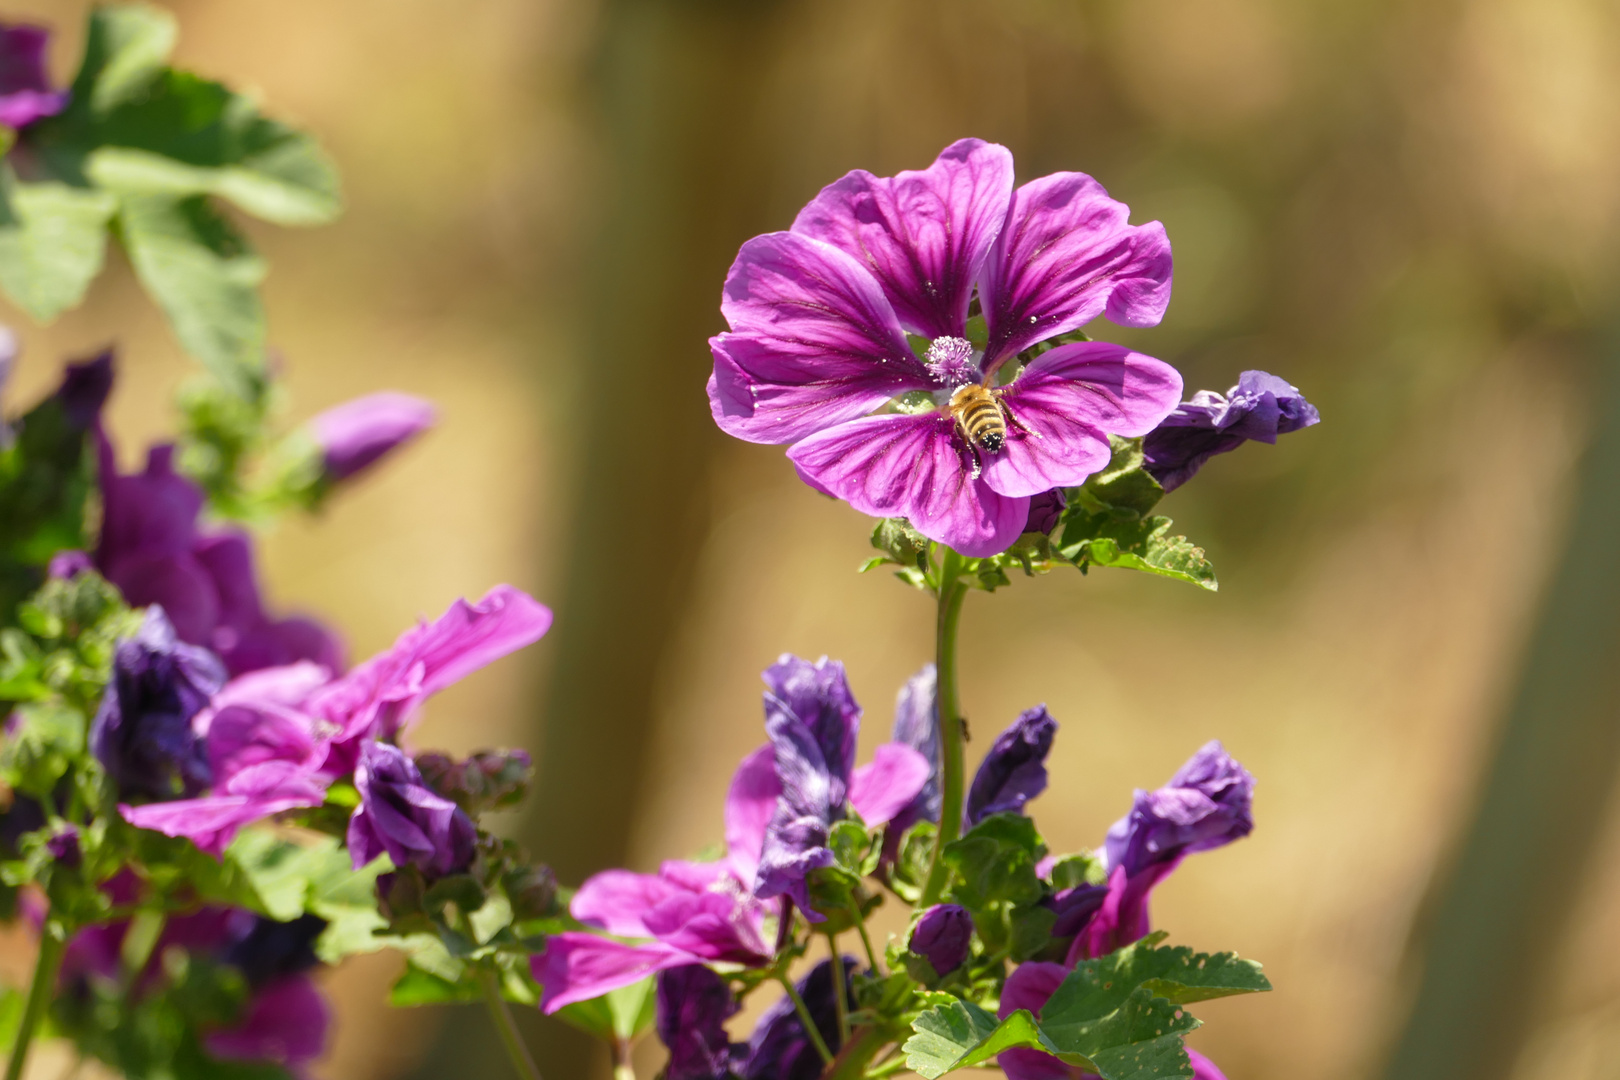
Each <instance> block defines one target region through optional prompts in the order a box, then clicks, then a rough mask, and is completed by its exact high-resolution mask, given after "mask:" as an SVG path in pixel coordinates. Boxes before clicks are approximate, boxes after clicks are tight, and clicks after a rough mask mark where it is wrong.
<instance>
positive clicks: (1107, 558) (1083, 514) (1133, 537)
mask: <svg viewBox="0 0 1620 1080" xmlns="http://www.w3.org/2000/svg"><path fill="white" fill-rule="evenodd" d="M1170 525H1171V521H1170V519H1169V518H1167V517H1149V518H1143V519H1141V520H1134V521H1133V520H1124V519H1119V518H1113V517H1110V516H1109V515H1108V514H1099V513H1089V512H1087V511H1085V510H1078V511H1071V512H1070V513H1069V514H1066V515H1064V526H1063V540H1062V542H1061V544H1060V546H1059V550H1060V551H1061V553H1062V554H1063V556H1064V557H1065V558H1067V559H1068V560H1069V561H1070V562H1073V563H1074V564H1075V565H1077V566H1079V567H1081V568H1082V569H1084V568H1085V567H1086V566H1087V565H1093V566H1113V567H1120V568H1123V569H1126V570H1140V571H1143V572H1144V573H1149V574H1156V575H1158V576H1159V577H1167V578H1173V579H1175V580H1177V581H1185V582H1188V583H1189V584H1192V585H1197V586H1199V587H1200V588H1204V589H1208V590H1209V591H1211V592H1214V591H1216V590H1217V589H1219V587H1220V586H1219V584H1218V583H1217V582H1216V580H1215V568H1214V567H1213V566H1211V565H1210V562H1209V559H1208V558H1207V557H1206V556H1205V555H1204V549H1203V548H1201V547H1198V546H1197V545H1196V544H1194V543H1193V542H1192V541H1191V540H1188V539H1187V538H1186V537H1185V536H1171V535H1170Z"/></svg>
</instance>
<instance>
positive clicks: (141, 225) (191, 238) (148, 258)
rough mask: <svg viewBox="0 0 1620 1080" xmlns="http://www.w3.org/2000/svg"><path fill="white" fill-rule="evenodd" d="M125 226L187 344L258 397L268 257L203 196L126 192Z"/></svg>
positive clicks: (141, 269)
mask: <svg viewBox="0 0 1620 1080" xmlns="http://www.w3.org/2000/svg"><path fill="white" fill-rule="evenodd" d="M118 227H119V233H120V235H121V237H122V239H123V242H124V248H125V250H126V251H127V252H128V253H129V259H130V262H131V263H132V264H133V265H134V267H135V273H136V276H137V277H139V278H140V279H141V284H142V285H144V286H145V287H146V289H147V291H148V292H150V293H151V294H152V296H153V298H154V299H156V300H157V302H158V304H159V306H161V307H162V308H163V310H164V313H165V314H167V315H168V317H169V322H170V323H171V324H172V325H173V326H174V332H175V336H176V337H178V338H179V339H180V344H181V345H182V346H184V347H185V349H186V351H187V352H189V353H191V354H192V355H193V356H195V357H197V358H198V359H199V360H201V361H202V362H203V363H204V364H206V365H207V366H208V367H209V369H210V370H212V371H213V372H214V374H215V375H216V376H217V377H218V378H219V379H220V381H221V382H223V383H225V384H226V385H227V386H229V387H231V389H232V390H233V391H235V392H237V393H238V394H241V395H242V396H244V397H246V396H250V395H251V394H253V393H254V391H255V388H256V387H257V386H258V384H259V383H260V382H261V381H262V379H263V377H264V340H265V318H264V307H263V305H262V304H261V303H260V301H259V293H258V285H259V282H260V281H262V280H263V279H264V273H265V264H264V261H263V260H262V259H260V258H259V257H258V255H256V254H255V253H254V252H253V250H252V249H251V248H250V247H249V246H248V242H247V240H246V239H245V238H244V237H243V236H242V235H241V234H240V233H239V232H237V230H236V228H235V227H234V226H233V225H231V223H230V222H228V221H226V220H225V218H223V217H221V216H220V215H219V213H218V212H217V211H215V210H214V209H213V207H211V206H209V205H208V201H207V199H205V198H203V197H201V196H193V197H190V198H185V199H173V198H167V197H163V196H126V197H125V198H124V199H123V202H122V208H121V209H120V211H119V215H118Z"/></svg>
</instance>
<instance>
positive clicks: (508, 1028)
mask: <svg viewBox="0 0 1620 1080" xmlns="http://www.w3.org/2000/svg"><path fill="white" fill-rule="evenodd" d="M478 985H479V987H480V988H481V989H482V990H483V991H484V1004H485V1005H487V1006H488V1007H489V1015H490V1019H492V1020H494V1021H495V1030H496V1031H498V1032H500V1035H501V1045H503V1046H505V1047H506V1056H507V1057H509V1058H511V1059H512V1067H513V1068H514V1069H516V1070H517V1072H518V1075H519V1076H521V1077H523V1080H540V1070H539V1068H538V1067H537V1066H536V1065H535V1063H534V1058H533V1057H531V1056H530V1054H529V1048H528V1047H527V1046H526V1045H524V1043H523V1036H522V1035H520V1034H518V1029H517V1024H515V1023H513V1022H512V1012H511V1010H510V1009H508V1008H507V1007H506V999H505V998H503V997H501V984H500V980H499V979H497V978H496V977H495V973H494V972H492V971H480V972H479V973H478ZM7 1080H10V1078H9V1077H8V1078H7Z"/></svg>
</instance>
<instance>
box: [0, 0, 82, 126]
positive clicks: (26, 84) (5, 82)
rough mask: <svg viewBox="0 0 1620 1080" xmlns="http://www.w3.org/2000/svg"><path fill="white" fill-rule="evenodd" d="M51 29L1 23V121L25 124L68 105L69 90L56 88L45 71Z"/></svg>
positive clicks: (3, 122) (2, 122)
mask: <svg viewBox="0 0 1620 1080" xmlns="http://www.w3.org/2000/svg"><path fill="white" fill-rule="evenodd" d="M50 38H51V32H50V31H49V30H47V29H45V28H44V27H42V26H29V25H27V24H25V23H0V124H4V125H5V126H6V127H9V128H21V127H26V126H27V125H29V124H32V123H33V122H34V121H35V120H40V119H43V118H44V117H47V116H55V115H56V114H57V113H59V112H61V111H62V110H63V109H65V108H67V103H68V93H67V91H66V90H52V89H51V81H50V76H49V74H47V72H46V71H45V47H46V45H47V44H49V42H50Z"/></svg>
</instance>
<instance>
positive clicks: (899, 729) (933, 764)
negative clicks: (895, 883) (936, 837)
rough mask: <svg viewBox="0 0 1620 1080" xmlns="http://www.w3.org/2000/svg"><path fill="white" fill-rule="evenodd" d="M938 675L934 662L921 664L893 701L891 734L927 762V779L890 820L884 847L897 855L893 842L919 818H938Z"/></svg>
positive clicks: (896, 740)
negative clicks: (920, 788)
mask: <svg viewBox="0 0 1620 1080" xmlns="http://www.w3.org/2000/svg"><path fill="white" fill-rule="evenodd" d="M938 683H939V677H938V674H937V673H936V672H935V670H934V665H933V664H924V665H923V666H922V668H921V669H920V670H919V671H918V672H917V674H915V675H913V676H912V677H911V678H909V679H907V680H906V685H905V686H903V687H901V688H900V693H899V694H898V695H897V696H896V698H895V702H894V726H893V727H892V728H891V729H890V731H889V738H890V739H891V740H892V741H894V742H896V743H899V744H901V745H903V746H909V747H911V748H912V749H913V750H915V751H917V753H919V754H921V755H922V756H923V760H924V761H926V762H927V763H928V779H927V780H926V781H925V782H924V783H923V786H922V790H920V791H918V792H917V794H916V795H915V796H913V797H912V800H911V801H910V802H909V803H907V804H906V805H905V806H903V807H901V809H900V811H899V812H898V813H896V814H895V815H894V817H893V819H892V820H890V822H889V836H888V837H886V838H885V847H888V848H890V850H889V851H888V855H889V857H890V858H893V857H894V851H893V845H898V843H899V841H900V837H901V836H903V835H905V831H906V830H907V829H909V828H911V827H912V826H913V825H915V824H916V823H917V822H919V821H933V822H938V821H939V807H940V800H941V798H942V796H941V794H940V789H939V697H938V694H939V689H938Z"/></svg>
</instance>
